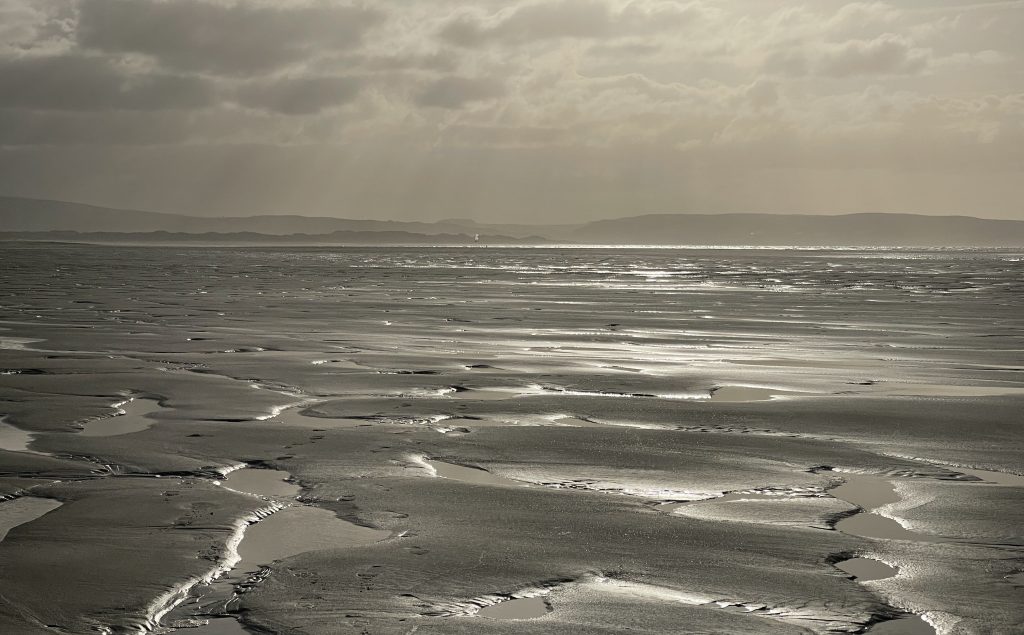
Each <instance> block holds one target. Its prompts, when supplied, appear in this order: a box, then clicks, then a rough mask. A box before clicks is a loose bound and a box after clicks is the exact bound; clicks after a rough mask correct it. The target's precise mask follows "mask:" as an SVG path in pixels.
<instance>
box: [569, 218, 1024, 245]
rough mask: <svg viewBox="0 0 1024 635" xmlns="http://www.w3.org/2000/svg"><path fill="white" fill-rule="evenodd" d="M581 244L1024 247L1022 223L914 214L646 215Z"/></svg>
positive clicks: (611, 224) (592, 233) (594, 230)
mask: <svg viewBox="0 0 1024 635" xmlns="http://www.w3.org/2000/svg"><path fill="white" fill-rule="evenodd" d="M575 239H576V240H577V241H579V242H585V243H609V244H619V243H622V242H629V243H632V244H650V245H755V246H769V245H794V246H816V245H833V246H891V245H907V246H915V247H945V246H948V247H956V246H972V247H1002V246H1005V247H1016V246H1024V221H1011V220H991V219H984V218H974V217H971V216H925V215H917V214H843V215H839V216H812V215H801V214H651V215H646V216H635V217H632V218H621V219H615V220H606V221H595V222H592V223H588V224H587V225H585V226H583V227H581V228H579V229H578V230H577V231H576V232H575Z"/></svg>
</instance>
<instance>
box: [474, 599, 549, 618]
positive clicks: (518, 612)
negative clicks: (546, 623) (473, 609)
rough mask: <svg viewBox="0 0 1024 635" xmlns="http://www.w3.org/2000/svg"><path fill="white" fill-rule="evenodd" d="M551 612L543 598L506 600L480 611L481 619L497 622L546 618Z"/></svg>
mask: <svg viewBox="0 0 1024 635" xmlns="http://www.w3.org/2000/svg"><path fill="white" fill-rule="evenodd" d="M550 611H551V606H550V605H549V604H548V602H547V600H545V599H544V598H543V597H540V596H538V597H533V598H517V599H514V600H506V601H504V602H499V603H497V604H492V605H491V606H488V607H485V608H482V609H480V611H479V612H478V613H477V615H479V616H480V617H489V618H491V619H496V620H531V619H535V618H538V617H544V616H545V615H547V614H548V613H549V612H550Z"/></svg>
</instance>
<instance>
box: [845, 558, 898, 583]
mask: <svg viewBox="0 0 1024 635" xmlns="http://www.w3.org/2000/svg"><path fill="white" fill-rule="evenodd" d="M835 567H836V568H837V569H839V570H840V571H845V572H846V573H849V574H850V575H852V576H853V577H854V578H856V579H857V581H858V582H868V581H869V580H884V579H886V578H891V577H893V576H894V575H896V574H897V573H899V569H897V568H896V567H891V566H889V565H887V564H885V563H884V562H879V561H878V560H872V559H871V558H850V559H849V560H843V561H842V562H837V563H836V564H835Z"/></svg>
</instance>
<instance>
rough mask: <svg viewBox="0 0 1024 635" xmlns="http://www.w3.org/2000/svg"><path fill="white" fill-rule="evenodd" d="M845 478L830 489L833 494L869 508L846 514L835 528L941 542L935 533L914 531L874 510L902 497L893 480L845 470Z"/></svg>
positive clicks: (864, 534) (858, 533) (872, 535)
mask: <svg viewBox="0 0 1024 635" xmlns="http://www.w3.org/2000/svg"><path fill="white" fill-rule="evenodd" d="M841 476H842V478H843V479H844V480H845V481H846V482H845V483H843V484H842V485H839V486H838V487H833V488H832V489H830V490H828V493H829V494H831V495H832V496H834V497H836V498H838V499H840V500H844V501H846V502H847V503H851V504H853V505H857V506H859V507H863V508H864V509H865V510H866V511H864V512H860V513H857V514H854V515H853V516H847V517H846V518H844V519H842V520H840V521H839V522H838V523H836V529H837V530H838V531H841V532H843V533H844V534H850V535H851V536H859V537H861V538H884V539H887V540H913V541H916V542H939V541H940V540H939V538H937V537H936V536H930V535H927V534H919V533H917V532H915V531H911V530H909V529H907V528H905V527H904V526H903V525H901V524H900V523H899V522H897V521H895V520H893V519H892V518H886V517H885V516H881V515H879V514H876V513H874V510H875V509H877V508H879V507H882V506H883V505H888V504H889V503H895V502H897V501H899V500H901V499H900V497H899V495H898V494H896V490H895V488H894V487H893V485H892V483H890V482H889V481H887V480H885V479H884V478H880V477H877V476H869V475H866V474H847V473H842V474H841Z"/></svg>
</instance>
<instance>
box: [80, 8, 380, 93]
mask: <svg viewBox="0 0 1024 635" xmlns="http://www.w3.org/2000/svg"><path fill="white" fill-rule="evenodd" d="M382 17H383V16H382V14H381V13H380V12H378V11H375V10H372V9H367V8H363V7H355V6H328V5H311V6H292V7H274V6H271V5H255V4H250V3H243V2H235V3H234V4H213V3H210V2H202V1H200V0H173V1H166V0H165V1H161V0H81V3H80V8H79V20H78V28H77V32H76V35H77V41H78V44H79V45H80V46H82V47H85V48H89V49H94V50H99V51H104V52H108V53H119V54H123V53H138V54H143V55H147V56H151V57H153V58H155V59H157V60H158V61H159V62H160V63H161V64H163V65H165V66H167V67H171V68H176V69H181V70H188V71H203V72H211V73H220V74H229V75H232V74H238V75H248V74H257V73H262V72H266V71H268V70H273V69H278V68H282V67H284V66H287V65H289V64H293V63H296V62H300V61H302V60H305V59H307V58H308V57H310V56H312V55H315V54H322V53H325V52H330V51H338V50H345V49H349V48H352V47H354V46H356V45H358V44H359V43H360V42H361V41H362V38H363V36H364V34H365V33H366V31H367V30H368V29H369V28H370V27H372V26H374V25H376V24H378V23H379V22H380V21H381V20H382Z"/></svg>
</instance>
